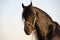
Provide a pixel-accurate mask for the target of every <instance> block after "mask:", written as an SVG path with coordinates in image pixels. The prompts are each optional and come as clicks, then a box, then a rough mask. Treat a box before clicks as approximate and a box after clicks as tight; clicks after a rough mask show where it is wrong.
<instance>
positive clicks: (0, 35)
mask: <svg viewBox="0 0 60 40" xmlns="http://www.w3.org/2000/svg"><path fill="white" fill-rule="evenodd" d="M22 3H23V4H24V5H25V6H27V5H29V4H30V0H0V40H31V35H30V36H27V35H26V34H25V32H24V29H23V28H24V25H23V22H22V16H21V15H22V10H23V9H22ZM32 3H33V6H35V7H38V8H40V9H42V10H44V11H45V12H47V13H48V14H49V15H50V16H51V18H52V19H53V20H54V21H56V22H58V23H59V24H60V0H32Z"/></svg>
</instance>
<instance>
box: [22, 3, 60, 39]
mask: <svg viewBox="0 0 60 40" xmlns="http://www.w3.org/2000/svg"><path fill="white" fill-rule="evenodd" d="M22 7H23V14H22V19H24V20H25V21H24V26H25V27H24V31H25V33H26V34H27V35H30V34H31V33H32V31H33V30H35V29H36V33H37V37H38V40H60V25H59V24H58V23H57V22H55V21H53V20H52V19H51V17H50V16H49V15H48V14H47V13H46V12H44V11H43V10H41V9H39V8H37V7H34V6H32V2H31V4H30V5H28V6H24V5H23V4H22Z"/></svg>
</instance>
